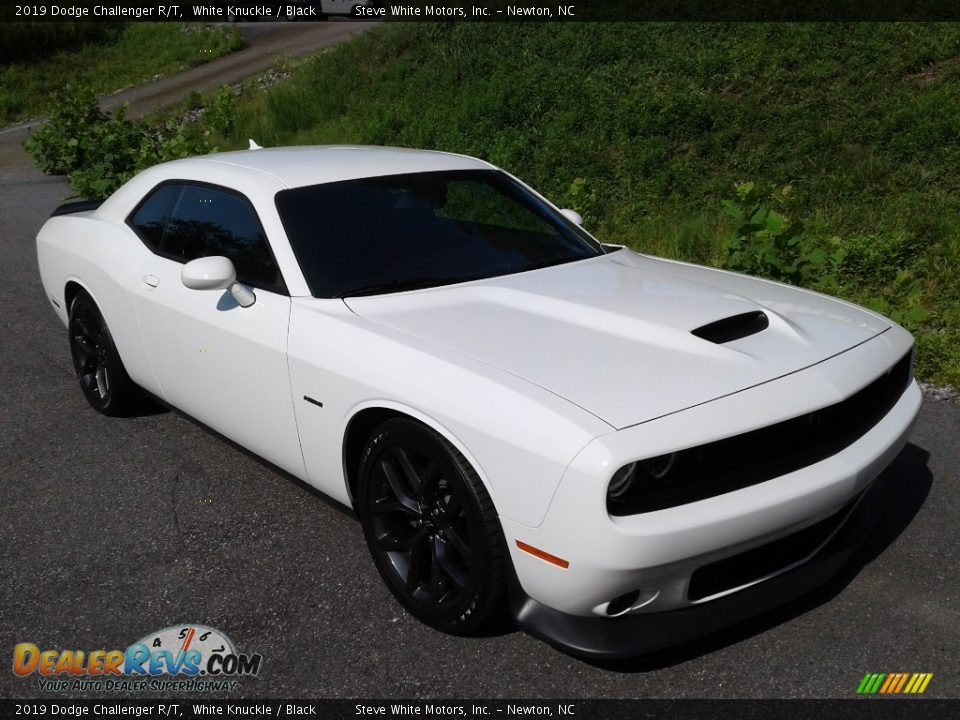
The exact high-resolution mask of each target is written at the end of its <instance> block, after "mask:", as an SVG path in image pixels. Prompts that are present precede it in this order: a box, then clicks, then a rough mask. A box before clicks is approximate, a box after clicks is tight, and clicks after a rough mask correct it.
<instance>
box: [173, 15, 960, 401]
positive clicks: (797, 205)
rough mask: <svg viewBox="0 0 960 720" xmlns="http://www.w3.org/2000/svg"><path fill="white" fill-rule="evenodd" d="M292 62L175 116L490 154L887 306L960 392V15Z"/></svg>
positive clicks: (378, 52) (563, 193)
mask: <svg viewBox="0 0 960 720" xmlns="http://www.w3.org/2000/svg"><path fill="white" fill-rule="evenodd" d="M282 74H283V75H284V76H287V75H289V77H286V79H285V80H283V81H282V82H280V83H278V84H276V85H274V86H272V87H269V88H266V89H265V88H264V87H263V86H262V85H261V84H258V83H256V82H254V83H249V84H247V85H245V86H244V87H243V88H240V89H239V90H237V91H235V92H232V93H231V92H229V91H226V92H221V93H220V94H219V95H218V96H217V97H214V98H203V99H197V98H195V99H194V100H193V101H192V102H191V105H190V107H188V108H183V109H182V111H181V112H180V113H178V114H177V115H176V116H175V117H174V118H165V119H164V120H163V122H164V123H166V126H167V127H169V126H170V123H171V122H173V123H174V124H175V125H176V126H177V128H178V129H177V132H182V133H183V136H184V138H185V142H191V143H198V145H197V147H200V146H202V147H213V146H218V147H222V148H239V147H245V146H246V142H247V138H250V137H252V138H255V139H256V140H257V141H258V142H260V143H261V144H262V145H265V146H269V145H288V144H298V143H303V144H314V143H364V144H377V145H399V146H407V147H420V148H431V149H438V150H448V151H453V152H462V153H467V154H471V155H477V156H480V157H483V158H485V159H488V160H490V161H491V162H493V163H495V164H497V165H500V166H501V167H504V168H505V169H507V170H508V171H510V172H512V173H515V174H517V175H518V176H520V177H522V178H524V179H525V180H526V181H528V182H530V183H531V184H532V185H534V186H535V187H537V188H538V189H539V190H541V191H542V192H543V193H544V194H546V195H547V196H548V197H550V198H551V199H552V200H553V201H554V202H556V203H557V204H558V205H561V206H570V207H573V208H575V209H577V210H578V211H579V212H581V213H582V214H583V215H584V217H585V219H586V226H587V227H588V228H589V229H590V230H591V231H592V232H593V233H594V234H595V235H597V236H598V237H600V238H601V239H602V240H603V241H605V242H614V243H624V244H627V245H629V246H631V247H633V248H635V249H637V250H640V251H642V252H648V253H651V254H655V255H663V256H668V257H675V258H681V259H684V260H689V261H692V262H698V263H706V264H715V265H721V266H726V267H730V268H733V269H737V270H742V271H745V272H751V273H755V274H762V275H766V276H768V277H773V278H775V279H779V280H783V281H786V282H791V283H796V284H801V285H804V286H808V287H813V288H815V289H820V290H824V291H827V292H830V293H832V294H836V295H839V296H842V297H845V298H849V299H851V300H853V301H855V302H859V303H862V304H865V305H868V306H870V307H873V308H875V309H877V310H879V311H881V312H884V313H886V314H888V315H891V316H893V317H894V318H895V319H897V320H898V321H899V322H902V323H903V324H905V325H906V326H907V327H908V328H909V329H910V330H911V331H913V332H914V333H915V335H916V336H917V339H918V374H919V375H920V377H922V378H924V379H926V380H928V381H932V382H936V383H941V384H953V385H955V386H960V283H958V281H957V269H958V268H960V174H958V167H960V26H957V25H956V24H946V23H944V24H892V23H890V24H869V23H857V24H852V25H844V24H814V23H811V24H801V23H792V24H733V25H721V24H693V23H680V24H631V23H619V24H602V23H570V24H536V23H522V24H520V23H517V24H506V23H490V24H469V23H466V24H414V23H396V24H389V25H384V26H381V27H379V28H377V29H376V30H374V31H372V32H370V33H367V34H365V35H363V36H361V37H359V38H357V39H355V40H353V41H351V42H349V43H347V44H344V45H340V46H337V47H335V48H333V49H331V50H330V51H327V52H325V53H322V54H321V55H319V56H317V57H315V58H313V59H311V60H310V61H308V62H306V63H303V64H300V65H299V66H297V67H295V68H292V69H290V68H284V71H283V73H282ZM228 96H229V97H228ZM184 118H187V119H188V120H189V121H187V122H184Z"/></svg>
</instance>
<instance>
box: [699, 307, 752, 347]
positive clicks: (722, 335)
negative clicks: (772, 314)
mask: <svg viewBox="0 0 960 720" xmlns="http://www.w3.org/2000/svg"><path fill="white" fill-rule="evenodd" d="M769 325H770V320H769V319H768V318H767V314H766V313H765V312H763V311H762V310H754V311H752V312H745V313H740V314H739V315H731V316H730V317H728V318H723V319H722V320H717V321H715V322H712V323H708V324H706V325H703V326H701V327H698V328H696V329H695V330H691V331H690V332H691V333H693V334H694V335H696V336H697V337H698V338H702V339H704V340H709V341H710V342H712V343H716V344H717V345H723V344H724V343H728V342H733V341H734V340H739V339H740V338H745V337H747V336H748V335H756V334H757V333H758V332H762V331H764V330H766V329H767V327H768V326H769Z"/></svg>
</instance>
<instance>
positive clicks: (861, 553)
mask: <svg viewBox="0 0 960 720" xmlns="http://www.w3.org/2000/svg"><path fill="white" fill-rule="evenodd" d="M929 458H930V453H928V452H927V451H926V450H924V449H922V448H920V447H918V446H916V445H914V444H912V443H911V444H909V445H907V446H906V447H905V448H904V449H903V451H902V452H901V453H900V454H899V455H898V456H897V457H896V459H895V460H894V461H893V463H892V464H891V465H890V466H889V467H888V468H887V469H886V470H885V471H884V472H883V473H882V474H881V475H880V477H879V478H878V481H883V482H885V484H886V491H887V495H886V498H885V502H884V504H883V507H882V509H881V510H880V513H879V515H878V517H877V519H876V522H875V524H874V526H873V528H872V530H871V531H870V534H869V535H868V536H867V537H866V538H865V539H864V541H863V543H862V544H861V545H860V547H859V548H857V550H856V551H855V552H854V554H853V555H851V556H850V559H849V560H848V561H847V562H846V563H845V564H844V565H843V567H842V568H841V569H840V570H839V572H837V574H836V575H834V576H833V577H832V578H831V579H830V580H829V581H828V582H827V583H826V584H825V585H822V586H820V587H819V588H817V589H815V590H813V591H811V592H809V593H806V594H805V595H802V596H800V597H798V598H797V599H796V600H793V601H791V602H789V603H787V604H786V605H781V606H780V607H778V608H775V609H773V610H770V611H768V612H766V613H763V614H762V615H758V616H757V617H755V618H752V619H750V620H748V621H745V622H743V623H740V624H738V625H734V626H733V627H730V628H727V629H725V630H721V631H719V632H716V633H713V634H710V635H707V636H704V637H702V638H699V639H697V640H694V641H691V642H687V643H684V644H682V645H678V646H676V647H673V648H668V649H666V650H660V651H658V652H656V653H653V654H651V655H647V656H641V657H637V658H631V659H628V660H614V661H594V660H587V661H586V662H587V663H588V664H590V665H593V666H595V667H598V668H602V669H605V670H610V671H613V672H621V673H642V672H650V671H653V670H662V669H664V668H668V667H671V666H673V665H679V664H680V663H684V662H687V661H689V660H693V659H695V658H698V657H700V656H703V655H707V654H709V653H712V652H715V651H717V650H720V649H721V648H724V647H727V646H729V645H734V644H736V643H738V642H741V641H742V640H746V639H748V638H751V637H753V636H754V635H759V634H760V633H763V632H766V631H767V630H770V629H771V628H774V627H776V626H777V625H780V624H782V623H785V622H788V621H790V620H792V619H794V618H796V617H799V616H801V615H803V614H805V613H807V612H810V611H811V610H813V609H815V608H817V607H820V606H821V605H824V604H825V603H827V602H829V601H830V600H832V599H833V598H835V597H836V596H837V595H839V594H840V593H841V592H842V591H843V590H844V589H845V588H846V587H847V586H848V585H849V584H850V583H851V582H852V581H853V579H854V578H855V577H856V576H857V575H858V574H859V573H860V571H861V570H862V569H863V568H864V567H866V566H867V565H869V564H870V563H871V562H873V561H874V560H875V559H876V558H877V557H879V555H880V554H881V553H883V551H884V550H886V549H887V547H889V546H890V545H891V544H892V543H893V542H894V541H895V540H896V539H897V538H898V537H899V536H900V534H901V533H902V532H903V531H904V530H905V529H906V528H907V526H908V525H910V523H911V522H912V521H913V518H914V517H916V515H917V513H918V512H919V511H920V508H921V507H922V506H923V503H924V502H925V500H926V498H927V496H928V495H929V493H930V488H931V486H932V484H933V475H932V473H931V472H930V470H929V468H928V467H927V461H928V460H929Z"/></svg>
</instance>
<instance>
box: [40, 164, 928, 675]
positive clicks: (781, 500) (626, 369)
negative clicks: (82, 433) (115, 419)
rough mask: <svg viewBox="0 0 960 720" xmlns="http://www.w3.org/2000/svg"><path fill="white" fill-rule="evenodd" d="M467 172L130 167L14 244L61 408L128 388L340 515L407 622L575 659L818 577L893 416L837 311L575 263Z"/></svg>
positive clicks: (671, 638)
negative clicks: (59, 386) (43, 313)
mask: <svg viewBox="0 0 960 720" xmlns="http://www.w3.org/2000/svg"><path fill="white" fill-rule="evenodd" d="M579 222H580V218H579V216H578V215H577V214H576V213H575V212H572V211H569V210H558V209H557V208H555V207H554V206H553V205H551V204H550V203H549V202H548V201H547V200H545V199H544V198H543V197H541V196H540V195H538V194H537V193H536V192H534V191H533V190H532V189H530V188H529V187H527V186H526V185H524V184H523V183H522V182H520V181H519V180H517V179H516V178H514V177H512V176H510V175H509V174H507V173H505V172H503V171H501V170H499V169H497V168H495V167H493V166H491V165H489V164H488V163H486V162H482V161H480V160H476V159H473V158H469V157H463V156H459V155H452V154H446V153H437V152H423V151H412V150H401V149H391V148H362V147H316V148H277V149H267V150H259V149H258V150H251V151H244V152H235V153H224V154H219V155H210V156H206V157H200V158H192V159H187V160H179V161H176V162H171V163H167V164H164V165H160V166H157V167H154V168H151V169H149V170H147V171H145V172H143V173H141V174H140V175H138V176H137V177H135V178H134V179H132V180H131V181H130V182H129V183H127V184H126V185H124V186H123V187H122V188H121V189H120V190H118V191H117V192H116V193H115V194H114V195H113V196H111V197H110V198H109V199H108V200H106V201H105V202H104V203H102V204H101V205H99V206H94V205H90V204H87V205H83V204H80V205H73V206H64V207H62V208H60V209H58V211H57V213H55V216H54V217H52V218H51V219H50V220H49V221H48V222H47V223H46V224H45V225H44V227H43V228H42V230H41V231H40V234H39V236H38V238H37V252H38V256H39V265H40V273H41V276H42V280H43V286H44V288H45V291H46V294H47V297H48V299H49V301H50V303H51V304H52V306H53V308H54V310H55V312H56V313H57V315H58V316H59V317H60V319H61V320H62V321H63V323H64V324H65V325H66V326H67V327H68V329H69V340H70V349H71V352H72V355H73V362H74V366H75V368H76V371H77V375H78V377H79V380H80V386H81V388H82V390H83V393H84V395H85V396H86V398H87V400H88V401H89V403H90V404H91V405H92V406H93V407H94V408H95V409H97V410H99V411H100V412H103V413H107V414H123V413H124V412H125V411H127V410H128V408H129V406H130V404H131V403H132V402H133V401H134V399H135V397H136V396H137V395H138V393H139V392H141V390H145V391H147V392H148V393H149V394H151V395H153V396H155V397H156V398H159V399H160V400H162V401H164V402H165V403H167V404H169V405H171V406H173V407H175V408H177V409H179V410H180V411H182V412H184V413H186V414H188V415H190V416H192V417H194V418H196V419H198V420H199V421H201V422H202V423H204V424H206V425H208V426H209V427H211V428H213V429H215V430H216V431H218V432H220V433H222V434H223V435H225V436H226V437H228V438H230V439H231V440H233V441H235V442H237V443H238V444H240V445H242V446H243V447H245V448H247V449H249V450H250V451H252V452H254V453H256V454H257V455H259V456H261V457H263V458H264V459H266V460H268V461H269V462H270V463H273V464H275V465H276V466H279V467H280V468H282V469H283V470H286V471H288V472H290V473H292V474H293V475H295V476H297V477H299V478H303V479H304V480H305V481H306V482H308V483H310V484H311V485H314V486H315V487H317V488H319V489H320V490H322V491H323V492H325V493H326V494H328V495H329V496H331V497H332V498H335V499H336V500H338V501H340V502H342V503H345V504H348V505H351V506H353V507H354V508H355V509H356V512H357V514H358V515H359V518H360V521H361V524H362V526H363V531H364V535H365V537H366V540H367V543H368V545H369V548H370V553H371V555H372V557H373V560H374V562H375V564H376V567H377V569H378V570H379V572H380V574H381V575H382V576H383V579H384V581H385V582H386V584H387V585H388V586H389V588H390V589H391V591H392V592H393V594H394V595H395V596H396V597H397V599H398V600H399V602H400V603H401V604H402V605H403V606H404V607H405V608H406V609H407V610H408V611H409V612H410V613H411V614H413V615H414V616H416V617H417V618H419V619H420V620H422V621H423V622H425V623H427V624H429V625H431V626H433V627H435V628H439V629H441V630H444V631H446V632H451V633H462V634H465V633H470V632H473V631H476V630H477V629H478V628H479V627H480V626H481V625H482V624H484V623H485V622H487V621H489V620H491V619H492V617H493V616H494V615H495V614H496V613H498V612H499V610H500V609H502V608H504V607H509V608H510V610H511V612H512V615H513V617H514V618H515V620H516V622H517V624H518V625H519V626H520V627H521V628H522V629H524V630H526V631H527V632H529V633H531V634H533V635H536V636H537V637H540V638H543V639H545V640H547V641H548V642H550V643H552V644H554V645H556V646H558V647H561V648H564V649H566V650H567V651H570V652H573V653H577V654H581V655H586V656H594V657H618V656H625V655H631V654H637V653H642V652H649V651H652V650H655V649H657V648H660V647H663V646H665V645H667V644H670V643H676V642H679V641H681V640H683V639H686V638H689V637H692V636H694V635H697V634H701V633H704V632H707V631H710V630H714V629H717V628H719V627H722V626H725V625H729V624H731V623H733V622H736V621H738V620H739V619H742V618H744V617H746V616H748V615H750V614H754V613H757V612H760V611H761V610H763V609H764V608H767V607H771V606H773V605H776V604H778V603H782V602H784V601H786V600H788V599H790V598H792V597H795V596H796V595H797V594H799V593H800V592H802V591H803V590H804V589H806V588H809V587H812V586H814V585H816V584H817V583H819V582H822V581H823V580H824V579H826V578H827V577H828V576H829V575H830V574H831V573H832V572H833V571H834V570H835V569H836V568H837V567H838V565H839V564H840V563H841V562H842V561H843V560H844V559H845V558H846V557H847V556H848V555H849V553H850V552H851V549H852V548H853V547H855V544H856V541H857V539H858V538H859V537H860V536H861V535H862V534H863V532H864V531H865V529H866V528H868V527H869V518H870V512H869V507H870V506H871V505H872V504H873V503H874V502H875V501H876V498H877V497H878V496H879V495H880V488H879V487H874V486H875V485H877V484H876V483H874V479H875V478H876V477H877V476H878V474H879V473H880V471H881V470H882V469H883V468H884V467H886V466H887V465H888V464H889V463H890V461H891V460H892V459H893V457H894V456H895V455H896V454H897V453H898V452H899V451H900V449H901V448H902V447H903V445H904V444H905V442H906V440H907V436H908V433H909V432H910V429H911V426H912V424H913V422H914V419H915V417H916V415H917V412H918V410H919V407H920V391H919V389H918V387H917V385H916V383H915V382H914V381H913V379H912V348H913V341H912V338H911V336H910V335H909V333H907V332H906V331H905V330H903V329H902V328H900V327H899V326H897V325H896V324H894V323H893V322H891V321H889V320H887V319H885V318H883V317H880V316H878V315H876V314H874V313H872V312H869V311H867V310H865V309H863V308H859V307H856V306H854V305H851V304H848V303H846V302H842V301H839V300H835V299H831V298H827V297H824V296H822V295H818V294H816V293H812V292H807V291H804V290H800V289H797V288H793V287H788V286H784V285H781V284H777V283H773V282H768V281H765V280H759V279H754V278H749V277H744V276H742V275H737V274H734V273H729V272H723V271H720V270H714V269H708V268H703V267H697V266H694V265H688V264H685V263H680V262H673V261H668V260H662V259H658V258H654V257H648V256H645V255H640V254H637V253H635V252H632V251H631V250H629V249H625V248H621V247H617V246H608V245H601V244H600V243H598V242H597V241H596V240H594V239H593V238H592V237H591V236H590V235H588V234H587V233H586V232H585V231H584V230H583V229H581V227H580V226H579Z"/></svg>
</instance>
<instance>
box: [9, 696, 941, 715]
mask: <svg viewBox="0 0 960 720" xmlns="http://www.w3.org/2000/svg"><path fill="white" fill-rule="evenodd" d="M958 710H960V703H958V702H957V701H955V700H924V699H920V698H915V699H903V698H901V699H890V700H879V699H876V698H873V699H866V698H864V699H861V700H275V699H269V700H204V699H200V700H178V699H175V698H169V699H165V700H110V699H107V700H67V699H63V700H0V718H31V717H33V718H50V717H54V718H69V719H72V718H94V717H96V718H103V717H106V718H119V717H125V718H143V717H149V718H188V719H189V718H206V717H259V718H307V717H317V718H324V719H325V720H339V719H341V718H364V719H368V718H386V719H387V720H397V719H398V718H427V719H429V720H450V719H451V718H467V719H471V720H473V719H477V718H518V717H523V718H529V717H533V718H560V719H562V718H567V719H568V720H620V719H623V720H638V719H643V720H716V719H717V718H721V717H722V718H749V719H753V718H756V719H758V720H759V719H761V718H771V719H775V720H821V719H822V720H846V719H847V718H851V719H852V720H887V719H888V718H889V719H891V720H892V719H894V718H897V719H899V718H907V719H908V720H912V719H913V718H916V719H917V720H919V719H920V718H931V719H933V720H936V719H937V718H948V717H955V716H956V713H957V711H958Z"/></svg>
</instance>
